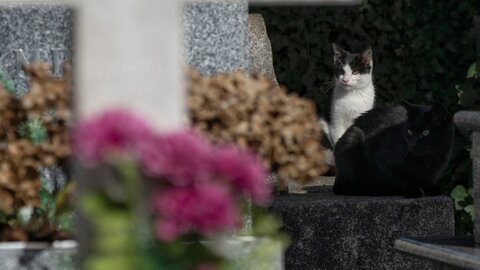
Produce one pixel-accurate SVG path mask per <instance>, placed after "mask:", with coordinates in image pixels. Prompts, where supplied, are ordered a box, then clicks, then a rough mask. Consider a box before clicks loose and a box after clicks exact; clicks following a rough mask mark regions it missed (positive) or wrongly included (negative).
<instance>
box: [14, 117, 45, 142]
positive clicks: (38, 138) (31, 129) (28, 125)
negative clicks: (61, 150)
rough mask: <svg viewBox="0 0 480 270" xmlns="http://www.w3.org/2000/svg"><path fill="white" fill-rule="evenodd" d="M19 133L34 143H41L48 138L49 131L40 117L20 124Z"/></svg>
mask: <svg viewBox="0 0 480 270" xmlns="http://www.w3.org/2000/svg"><path fill="white" fill-rule="evenodd" d="M18 134H20V136H22V137H23V138H25V139H28V140H29V141H30V142H31V143H33V144H40V143H42V142H43V141H44V140H45V139H46V138H47V131H46V129H45V127H43V124H42V121H41V120H40V119H38V118H35V119H30V120H28V121H27V122H24V123H22V124H20V126H19V127H18Z"/></svg>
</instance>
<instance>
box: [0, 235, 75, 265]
mask: <svg viewBox="0 0 480 270" xmlns="http://www.w3.org/2000/svg"><path fill="white" fill-rule="evenodd" d="M57 245H58V246H57ZM76 258H77V245H76V242H74V241H60V242H57V243H53V245H51V244H48V243H23V242H11V243H0V262H1V263H0V270H44V269H49V270H74V269H77V268H78V267H77V259H76Z"/></svg>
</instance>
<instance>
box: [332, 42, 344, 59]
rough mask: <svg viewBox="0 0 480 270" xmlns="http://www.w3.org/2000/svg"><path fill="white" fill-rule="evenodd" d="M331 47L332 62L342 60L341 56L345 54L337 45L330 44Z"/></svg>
mask: <svg viewBox="0 0 480 270" xmlns="http://www.w3.org/2000/svg"><path fill="white" fill-rule="evenodd" d="M332 47H333V61H334V62H337V61H338V60H340V59H342V56H343V55H345V54H346V53H347V52H346V51H345V50H343V49H342V48H340V47H339V46H338V45H337V44H335V43H332Z"/></svg>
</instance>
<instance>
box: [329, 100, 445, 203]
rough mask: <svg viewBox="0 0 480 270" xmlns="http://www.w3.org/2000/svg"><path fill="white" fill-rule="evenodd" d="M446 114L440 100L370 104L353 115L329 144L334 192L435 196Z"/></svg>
mask: <svg viewBox="0 0 480 270" xmlns="http://www.w3.org/2000/svg"><path fill="white" fill-rule="evenodd" d="M453 140H454V125H453V121H452V116H451V114H450V113H449V112H448V111H447V110H446V109H445V108H444V107H443V106H442V105H441V104H438V103H436V104H434V105H433V106H420V105H410V104H407V103H404V104H403V105H399V106H395V107H390V108H375V109H372V110H371V111H369V112H367V113H365V114H363V115H362V116H360V117H359V118H357V119H356V120H355V123H354V125H353V126H351V127H350V128H349V129H348V130H347V131H346V132H345V134H344V136H343V137H342V138H341V139H340V140H339V141H338V142H337V145H336V147H335V163H336V172H337V175H336V180H335V184H334V188H333V190H334V192H335V193H336V194H343V195H373V196H383V195H405V196H407V197H420V196H422V195H424V194H426V195H437V194H439V193H440V189H439V188H438V187H436V185H435V184H436V182H437V181H438V179H439V178H440V176H441V174H442V173H443V171H444V170H445V168H446V166H447V164H448V161H449V159H450V152H451V149H452V146H453Z"/></svg>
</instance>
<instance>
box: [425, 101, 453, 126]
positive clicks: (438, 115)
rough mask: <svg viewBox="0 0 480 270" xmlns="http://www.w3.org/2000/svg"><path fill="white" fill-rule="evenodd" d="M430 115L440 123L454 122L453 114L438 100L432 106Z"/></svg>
mask: <svg viewBox="0 0 480 270" xmlns="http://www.w3.org/2000/svg"><path fill="white" fill-rule="evenodd" d="M430 115H431V117H432V120H433V121H434V122H435V123H436V124H438V125H442V124H448V123H450V122H452V118H453V117H452V114H450V112H449V111H448V110H447V109H445V107H444V106H443V105H442V104H441V103H438V102H435V103H434V104H433V105H432V107H431V108H430Z"/></svg>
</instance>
